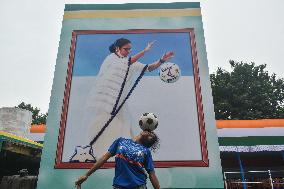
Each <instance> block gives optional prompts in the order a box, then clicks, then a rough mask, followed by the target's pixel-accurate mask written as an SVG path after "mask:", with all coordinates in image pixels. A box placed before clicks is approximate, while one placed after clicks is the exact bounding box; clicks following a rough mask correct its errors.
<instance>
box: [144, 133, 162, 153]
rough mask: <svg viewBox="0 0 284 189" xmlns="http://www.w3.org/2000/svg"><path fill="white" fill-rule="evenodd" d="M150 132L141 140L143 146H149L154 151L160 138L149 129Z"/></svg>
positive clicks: (157, 147)
mask: <svg viewBox="0 0 284 189" xmlns="http://www.w3.org/2000/svg"><path fill="white" fill-rule="evenodd" d="M149 132H150V133H151V134H152V137H150V138H149V139H148V140H143V141H142V144H143V146H145V147H147V148H150V149H151V150H152V151H153V152H156V151H157V150H158V149H159V147H160V139H159V137H158V135H157V134H156V133H154V132H153V131H149Z"/></svg>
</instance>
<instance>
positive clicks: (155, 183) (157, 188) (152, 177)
mask: <svg viewBox="0 0 284 189" xmlns="http://www.w3.org/2000/svg"><path fill="white" fill-rule="evenodd" d="M149 178H150V181H151V183H152V185H153V187H154V189H160V183H159V180H158V178H157V176H156V174H155V171H151V172H150V173H149Z"/></svg>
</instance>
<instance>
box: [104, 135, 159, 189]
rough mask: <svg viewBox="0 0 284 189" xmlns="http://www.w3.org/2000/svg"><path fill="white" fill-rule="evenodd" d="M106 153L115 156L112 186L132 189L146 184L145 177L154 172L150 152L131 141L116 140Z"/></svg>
mask: <svg viewBox="0 0 284 189" xmlns="http://www.w3.org/2000/svg"><path fill="white" fill-rule="evenodd" d="M108 151H109V152H110V153H111V154H112V155H115V177H114V179H113V185H114V186H121V187H125V188H133V187H137V186H140V185H143V184H146V179H147V175H146V174H145V171H144V169H145V170H146V171H147V172H148V173H149V172H151V171H154V164H153V159H152V155H151V151H150V150H149V149H148V148H146V147H144V146H143V145H142V144H139V143H137V142H134V141H133V140H131V139H125V138H118V139H116V140H115V141H114V142H113V143H112V145H111V146H110V147H109V149H108Z"/></svg>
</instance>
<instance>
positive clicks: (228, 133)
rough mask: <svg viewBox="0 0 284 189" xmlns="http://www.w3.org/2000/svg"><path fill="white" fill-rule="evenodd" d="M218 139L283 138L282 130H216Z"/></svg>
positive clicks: (277, 128)
mask: <svg viewBox="0 0 284 189" xmlns="http://www.w3.org/2000/svg"><path fill="white" fill-rule="evenodd" d="M217 132H218V137H245V136H284V128H279V127H269V128H223V129H218V130H217Z"/></svg>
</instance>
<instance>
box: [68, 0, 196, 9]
mask: <svg viewBox="0 0 284 189" xmlns="http://www.w3.org/2000/svg"><path fill="white" fill-rule="evenodd" d="M185 8H200V3H199V2H178V3H126V4H66V5H65V11H79V10H131V9H185Z"/></svg>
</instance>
